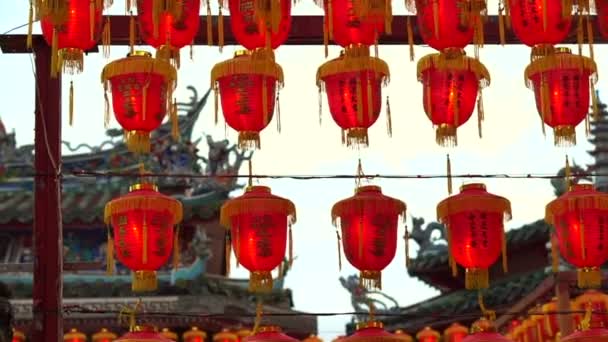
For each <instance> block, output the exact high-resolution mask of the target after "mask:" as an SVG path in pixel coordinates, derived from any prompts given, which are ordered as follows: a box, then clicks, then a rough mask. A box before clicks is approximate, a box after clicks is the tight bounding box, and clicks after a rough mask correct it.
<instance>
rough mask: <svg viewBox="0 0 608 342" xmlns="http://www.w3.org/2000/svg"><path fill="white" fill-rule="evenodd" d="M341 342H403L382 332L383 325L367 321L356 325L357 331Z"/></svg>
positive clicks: (392, 335)
mask: <svg viewBox="0 0 608 342" xmlns="http://www.w3.org/2000/svg"><path fill="white" fill-rule="evenodd" d="M341 341H342V342H369V341H375V342H403V340H402V339H401V338H400V337H399V336H397V335H395V334H391V333H389V332H388V331H386V330H384V325H383V324H382V322H379V321H374V320H372V321H367V322H360V323H358V324H357V330H356V331H355V332H354V333H353V334H352V335H350V336H347V337H345V338H344V339H342V340H341Z"/></svg>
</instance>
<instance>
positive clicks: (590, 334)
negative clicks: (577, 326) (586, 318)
mask: <svg viewBox="0 0 608 342" xmlns="http://www.w3.org/2000/svg"><path fill="white" fill-rule="evenodd" d="M560 342H608V329H605V328H591V329H588V330H580V331H575V332H573V333H572V334H570V335H568V336H566V337H564V338H562V339H561V340H560Z"/></svg>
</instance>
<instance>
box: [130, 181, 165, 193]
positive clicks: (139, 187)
mask: <svg viewBox="0 0 608 342" xmlns="http://www.w3.org/2000/svg"><path fill="white" fill-rule="evenodd" d="M138 190H152V191H157V192H158V187H157V186H156V184H153V183H147V182H142V183H137V184H133V185H131V186H130V187H129V192H133V191H138Z"/></svg>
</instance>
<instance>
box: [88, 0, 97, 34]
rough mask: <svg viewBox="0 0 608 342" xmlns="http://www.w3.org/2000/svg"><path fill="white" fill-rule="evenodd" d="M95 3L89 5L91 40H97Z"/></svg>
mask: <svg viewBox="0 0 608 342" xmlns="http://www.w3.org/2000/svg"><path fill="white" fill-rule="evenodd" d="M95 10H96V8H95V2H92V1H91V2H90V3H89V39H90V40H94V38H95Z"/></svg>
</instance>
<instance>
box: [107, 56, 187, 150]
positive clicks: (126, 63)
mask: <svg viewBox="0 0 608 342" xmlns="http://www.w3.org/2000/svg"><path fill="white" fill-rule="evenodd" d="M176 80H177V71H176V70H175V68H174V67H173V66H171V64H169V63H168V62H166V61H163V60H161V59H155V58H152V56H151V55H150V53H147V52H135V53H132V54H129V56H128V57H126V58H122V59H119V60H116V61H114V62H111V63H109V64H108V65H106V66H105V67H104V68H103V71H102V73H101V81H102V82H103V84H104V90H105V92H106V94H105V96H106V123H107V121H109V101H108V97H107V92H108V90H110V91H111V92H112V108H113V110H114V116H115V117H116V120H117V121H118V123H119V124H120V125H121V126H122V128H123V129H124V131H125V132H124V136H125V143H126V145H127V148H128V149H129V151H131V152H134V153H148V152H150V132H151V131H153V130H155V129H157V128H158V127H159V126H160V125H161V123H162V122H163V119H164V118H165V115H166V114H167V113H170V114H171V121H172V122H173V128H172V134H173V137H174V138H177V135H178V126H177V124H178V123H177V113H176V110H175V108H174V106H173V104H172V101H171V98H172V97H173V90H174V89H175V85H176Z"/></svg>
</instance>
